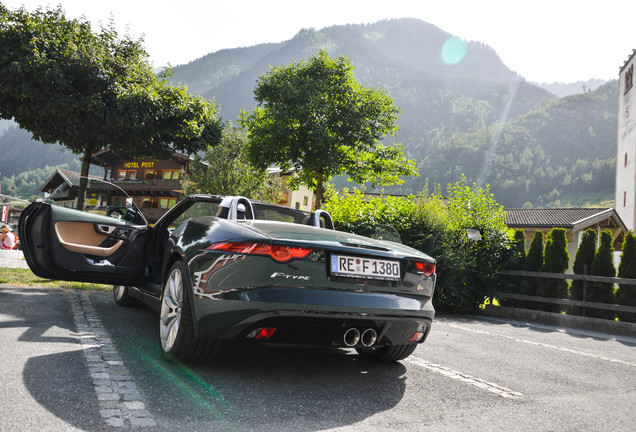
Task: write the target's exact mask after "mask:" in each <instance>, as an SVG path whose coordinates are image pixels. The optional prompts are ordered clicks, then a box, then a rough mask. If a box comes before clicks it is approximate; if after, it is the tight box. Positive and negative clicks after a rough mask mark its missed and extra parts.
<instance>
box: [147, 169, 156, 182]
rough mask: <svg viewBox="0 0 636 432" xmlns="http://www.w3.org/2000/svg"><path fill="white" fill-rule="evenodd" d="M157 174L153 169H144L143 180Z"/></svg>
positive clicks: (150, 178) (152, 177)
mask: <svg viewBox="0 0 636 432" xmlns="http://www.w3.org/2000/svg"><path fill="white" fill-rule="evenodd" d="M156 176H157V174H155V172H154V170H146V171H145V172H144V179H145V180H152V179H154V178H155V177H156Z"/></svg>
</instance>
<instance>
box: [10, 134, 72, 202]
mask: <svg viewBox="0 0 636 432" xmlns="http://www.w3.org/2000/svg"><path fill="white" fill-rule="evenodd" d="M0 126H4V127H6V129H5V130H4V133H3V132H2V131H1V130H0V155H1V156H0V185H1V186H2V193H3V194H5V195H11V196H16V197H20V198H23V199H28V198H30V197H31V196H33V195H39V194H40V186H42V185H43V184H44V182H45V181H46V180H47V179H48V178H49V177H50V176H51V174H53V171H55V169H56V168H65V169H71V170H76V171H79V169H80V162H79V156H77V155H74V154H73V153H71V152H70V151H68V150H67V149H66V148H65V147H64V146H62V145H59V144H44V143H42V142H40V141H34V140H32V139H31V133H30V132H27V131H25V130H23V129H19V128H18V127H17V125H15V124H13V123H11V124H10V123H9V122H5V123H4V124H3V125H0Z"/></svg>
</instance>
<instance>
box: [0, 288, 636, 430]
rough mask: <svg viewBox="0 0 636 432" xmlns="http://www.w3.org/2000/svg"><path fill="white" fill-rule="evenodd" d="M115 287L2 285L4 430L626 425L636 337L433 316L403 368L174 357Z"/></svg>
mask: <svg viewBox="0 0 636 432" xmlns="http://www.w3.org/2000/svg"><path fill="white" fill-rule="evenodd" d="M157 339H158V324H157V317H156V316H155V315H154V314H153V313H152V312H151V311H149V310H147V309H145V308H121V307H118V306H116V305H115V304H114V302H113V301H112V295H111V293H107V292H91V293H86V292H83V291H74V290H61V289H44V288H23V287H10V286H6V285H0V347H1V349H0V364H1V365H2V370H3V372H2V376H3V379H2V385H1V386H0V398H1V399H0V430H1V431H3V432H4V431H62V430H68V431H74V430H86V431H101V430H105V431H106V430H107V431H127V430H140V431H155V430H158V431H163V430H166V431H167V430H171V431H322V430H337V431H396V430H399V431H501V430H512V431H557V430H558V431H592V430H593V431H633V430H634V428H635V425H636V338H627V337H622V338H614V337H612V336H609V335H604V334H600V333H589V332H580V331H576V332H575V331H567V330H564V329H557V328H554V327H547V326H537V325H529V324H526V323H520V322H506V321H503V320H493V319H489V320H485V319H481V318H465V317H464V318H457V317H440V318H438V319H437V320H436V321H435V323H434V325H433V330H432V332H431V335H430V336H429V339H428V340H427V341H426V342H425V343H424V344H423V345H421V346H420V347H418V349H417V350H416V351H415V353H414V354H413V355H412V356H411V357H409V358H408V359H406V360H404V361H402V362H398V363H394V364H375V363H369V362H366V361H363V360H360V359H358V357H357V356H356V355H355V354H354V352H353V351H348V350H339V349H336V350H321V349H302V350H300V349H287V348H284V349H273V348H263V347H259V346H254V347H233V348H231V349H228V350H227V351H226V352H225V353H224V355H223V356H222V358H221V359H220V360H219V361H216V362H214V363H212V364H208V365H203V366H196V367H186V366H176V365H172V364H169V363H167V362H166V361H164V360H163V359H162V358H161V355H160V353H159V349H158V346H157Z"/></svg>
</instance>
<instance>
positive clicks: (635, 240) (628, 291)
mask: <svg viewBox="0 0 636 432" xmlns="http://www.w3.org/2000/svg"><path fill="white" fill-rule="evenodd" d="M622 250H623V252H622V253H621V261H620V263H619V265H618V277H621V278H629V279H636V236H634V233H633V232H632V231H628V232H627V234H625V237H624V238H623V248H622ZM616 297H617V300H618V303H619V304H621V305H625V306H636V286H634V285H625V284H621V285H620V287H619V289H618V293H617V294H616ZM618 316H619V318H620V319H621V321H622V320H626V321H631V322H636V314H634V313H629V312H619V314H618Z"/></svg>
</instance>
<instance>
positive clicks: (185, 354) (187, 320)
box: [159, 261, 215, 363]
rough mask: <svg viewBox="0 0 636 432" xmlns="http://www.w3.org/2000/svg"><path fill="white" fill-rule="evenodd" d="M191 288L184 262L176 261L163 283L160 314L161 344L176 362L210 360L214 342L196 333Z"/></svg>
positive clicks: (163, 350)
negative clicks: (197, 335)
mask: <svg viewBox="0 0 636 432" xmlns="http://www.w3.org/2000/svg"><path fill="white" fill-rule="evenodd" d="M191 296H192V289H191V288H190V286H189V284H188V282H187V278H186V271H185V264H184V263H183V261H177V262H175V263H174V264H173V265H172V267H171V268H170V271H169V272H168V275H167V277H166V280H165V281H164V284H163V289H162V293H161V310H160V314H159V344H160V347H161V353H162V355H163V357H164V358H165V359H166V360H168V361H170V362H173V363H178V362H182V363H199V362H204V361H208V360H211V359H212V357H213V355H214V353H215V352H214V346H215V344H214V341H213V340H210V339H206V338H199V337H196V336H195V332H194V319H193V315H192V303H191Z"/></svg>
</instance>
